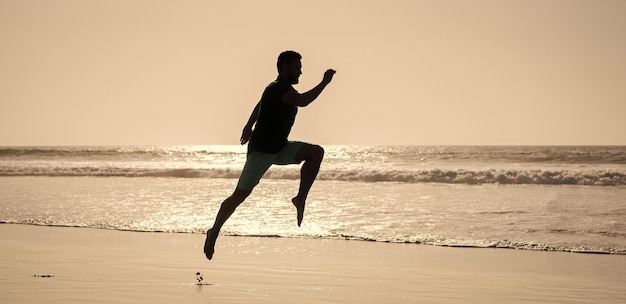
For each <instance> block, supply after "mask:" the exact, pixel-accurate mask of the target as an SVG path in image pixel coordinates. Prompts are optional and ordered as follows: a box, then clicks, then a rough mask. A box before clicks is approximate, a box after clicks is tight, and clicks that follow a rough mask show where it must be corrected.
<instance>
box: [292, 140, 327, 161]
mask: <svg viewBox="0 0 626 304" xmlns="http://www.w3.org/2000/svg"><path fill="white" fill-rule="evenodd" d="M323 158H324V148H322V147H321V146H319V145H312V144H307V145H306V146H303V147H302V148H301V149H300V151H298V154H297V155H296V159H297V160H298V161H303V160H304V161H308V160H313V161H320V162H321V161H322V159H323Z"/></svg>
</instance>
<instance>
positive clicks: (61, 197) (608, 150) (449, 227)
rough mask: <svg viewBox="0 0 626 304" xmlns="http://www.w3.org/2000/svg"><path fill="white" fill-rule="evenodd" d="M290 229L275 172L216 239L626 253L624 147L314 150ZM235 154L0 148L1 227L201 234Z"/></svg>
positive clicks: (208, 149)
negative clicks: (312, 168) (318, 157)
mask: <svg viewBox="0 0 626 304" xmlns="http://www.w3.org/2000/svg"><path fill="white" fill-rule="evenodd" d="M325 149H326V155H325V159H324V162H323V164H322V168H321V170H320V174H319V176H318V180H317V181H316V182H315V184H314V185H313V188H312V190H311V192H310V194H309V199H308V202H307V209H306V212H305V217H304V221H303V224H302V227H298V226H297V224H296V212H295V208H294V207H293V205H292V204H291V202H290V200H291V198H292V197H293V196H295V194H296V192H297V189H298V181H299V166H295V165H291V166H274V167H272V168H271V169H270V171H268V173H267V174H266V175H265V176H264V178H263V179H262V180H261V183H260V184H259V185H258V186H257V187H256V188H255V190H254V191H253V193H252V195H251V196H250V197H249V198H248V199H247V200H246V202H245V203H244V204H242V205H241V206H240V207H239V208H238V209H237V211H236V212H235V214H234V215H233V216H232V217H231V218H230V220H229V221H228V222H227V223H226V224H225V225H224V227H223V229H222V234H225V235H236V236H250V237H291V238H328V239H346V240H355V241H363V240H364V241H377V242H390V243H397V242H400V243H416V244H424V245H436V246H458V247H480V248H482V247H486V248H502V249H511V248H512V249H527V250H546V251H567V252H580V253H606V254H626V146H615V147H612V146H572V147H567V146H325ZM245 153H246V149H245V147H244V146H172V147H130V146H126V147H74V146H71V147H0V222H1V223H11V224H26V225H44V226H70V227H89V228H96V229H114V230H124V231H141V232H146V231H147V232H161V233H199V234H203V233H204V232H205V231H206V230H207V229H208V228H209V227H210V226H211V225H212V224H213V220H214V218H215V215H216V214H217V211H218V209H219V206H220V204H221V202H222V201H223V200H224V199H225V198H226V197H227V196H228V195H230V194H231V193H232V191H233V190H234V188H235V186H236V183H237V178H238V176H239V173H240V171H241V168H242V166H243V163H244V162H245V156H246V154H245Z"/></svg>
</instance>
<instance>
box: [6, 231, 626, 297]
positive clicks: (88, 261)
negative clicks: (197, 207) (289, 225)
mask: <svg viewBox="0 0 626 304" xmlns="http://www.w3.org/2000/svg"><path fill="white" fill-rule="evenodd" d="M0 239H1V240H2V245H1V246H0V265H1V268H0V299H1V301H0V302H2V303H44V302H45V303H504V302H507V303H625V302H626V288H625V287H624V286H626V256H623V255H596V254H580V253H565V252H541V251H524V250H510V249H494V248H448V247H437V246H429V245H416V244H390V243H375V242H366V241H343V240H321V239H289V238H255V237H228V236H221V237H220V238H219V239H218V244H217V246H216V253H215V256H214V258H213V260H212V261H208V260H206V258H205V257H204V255H203V253H202V245H203V243H204V235H200V234H171V233H148V232H143V233H142V232H125V231H111V230H97V229H86V228H61V227H40V226H27V225H11V224H2V225H0ZM197 272H200V273H201V274H202V276H203V278H204V280H203V283H205V284H206V285H202V286H199V285H197V280H196V273H197ZM47 276H51V277H47Z"/></svg>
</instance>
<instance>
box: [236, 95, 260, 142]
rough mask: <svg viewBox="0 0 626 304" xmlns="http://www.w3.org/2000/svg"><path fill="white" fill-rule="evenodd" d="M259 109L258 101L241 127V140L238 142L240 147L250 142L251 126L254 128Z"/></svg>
mask: <svg viewBox="0 0 626 304" xmlns="http://www.w3.org/2000/svg"><path fill="white" fill-rule="evenodd" d="M260 108H261V102H260V101H259V102H258V103H257V104H256V106H255V107H254V110H252V114H250V118H249V119H248V122H247V123H246V125H245V126H244V127H243V132H242V133H241V139H240V142H241V144H242V145H243V144H245V143H247V142H248V141H249V140H250V137H251V136H252V126H254V124H255V123H256V121H257V119H258V118H259V109H260Z"/></svg>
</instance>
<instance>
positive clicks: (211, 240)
mask: <svg viewBox="0 0 626 304" xmlns="http://www.w3.org/2000/svg"><path fill="white" fill-rule="evenodd" d="M216 240H217V233H215V234H214V233H213V228H211V229H209V230H208V231H207V232H206V240H205V241H204V255H206V258H207V259H209V260H210V259H212V258H213V253H214V252H215V241H216Z"/></svg>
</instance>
